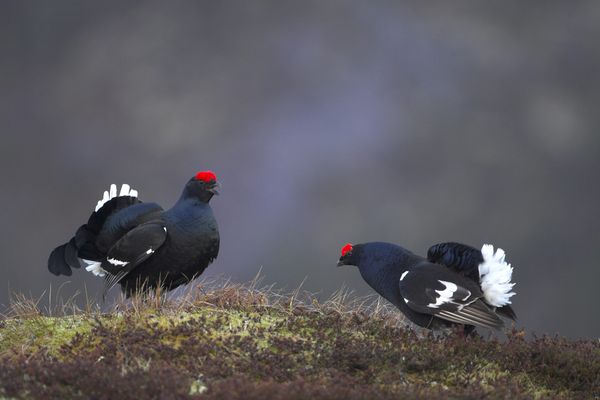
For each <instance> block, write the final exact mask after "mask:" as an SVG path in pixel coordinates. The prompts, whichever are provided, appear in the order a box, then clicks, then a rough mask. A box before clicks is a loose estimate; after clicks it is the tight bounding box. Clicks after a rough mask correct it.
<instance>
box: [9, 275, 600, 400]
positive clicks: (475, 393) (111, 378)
mask: <svg viewBox="0 0 600 400" xmlns="http://www.w3.org/2000/svg"><path fill="white" fill-rule="evenodd" d="M190 293H194V294H189V295H186V296H185V297H184V298H183V299H179V300H165V299H161V298H160V297H159V298H156V296H155V297H154V298H146V299H134V300H131V301H128V302H126V303H123V304H120V305H119V307H118V309H116V310H115V311H113V312H110V313H99V312H89V311H88V312H75V313H72V314H71V315H60V316H47V315H43V314H42V313H40V312H38V311H37V310H35V308H34V307H30V308H29V309H28V308H27V307H24V306H23V305H22V304H21V305H20V306H19V307H16V308H14V309H13V310H17V311H16V312H9V313H8V314H7V315H6V316H5V317H4V318H2V319H1V320H0V398H1V399H12V398H25V399H50V398H61V399H77V398H81V399H87V398H92V399H145V398H160V399H186V398H197V399H398V398H401V399H417V398H423V399H480V398H481V399H483V398H485V399H520V398H525V399H527V398H532V399H545V398H565V399H569V398H582V399H593V398H600V341H599V340H597V339H596V340H581V341H570V340H567V339H563V338H559V337H552V338H551V337H540V338H533V339H526V338H525V334H524V332H522V331H511V332H508V338H507V339H506V340H502V341H498V340H495V339H489V338H485V339H484V338H480V337H465V336H464V335H462V334H461V333H460V332H459V331H456V332H450V333H448V334H444V335H436V336H434V335H430V334H423V333H422V332H421V333H419V332H415V331H413V330H412V329H410V328H407V327H406V326H405V325H404V324H403V323H402V320H401V317H400V316H399V315H398V313H397V312H395V311H393V310H388V309H385V308H381V307H379V308H377V309H375V310H374V309H373V308H365V307H360V306H358V303H357V302H351V303H349V304H348V303H347V302H344V301H342V300H343V299H341V298H340V297H338V298H337V299H333V300H331V301H328V302H325V303H323V304H321V303H318V302H316V301H305V302H301V301H298V300H297V299H295V298H294V297H293V296H282V295H278V294H275V293H272V292H271V291H269V290H258V289H255V288H254V287H249V286H246V287H244V286H232V285H226V286H224V287H220V288H217V289H215V288H213V289H207V288H202V287H201V288H199V289H197V290H194V291H192V292H190ZM24 310H26V311H27V312H23V311H24Z"/></svg>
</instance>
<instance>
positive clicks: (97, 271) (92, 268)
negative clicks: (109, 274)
mask: <svg viewBox="0 0 600 400" xmlns="http://www.w3.org/2000/svg"><path fill="white" fill-rule="evenodd" d="M81 261H83V262H84V263H85V264H86V265H87V266H86V267H85V270H86V271H88V272H91V273H92V274H94V275H96V276H100V277H102V276H104V275H106V271H105V270H104V268H102V267H101V265H102V263H101V262H100V261H92V260H85V259H82V260H81Z"/></svg>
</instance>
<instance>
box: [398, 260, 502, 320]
mask: <svg viewBox="0 0 600 400" xmlns="http://www.w3.org/2000/svg"><path fill="white" fill-rule="evenodd" d="M400 294H401V295H402V297H403V298H404V301H405V302H406V304H407V305H408V306H409V307H410V308H411V309H413V310H414V311H417V312H420V313H424V314H432V315H435V316H436V317H439V318H442V319H445V320H447V321H451V322H456V323H459V324H466V325H476V326H483V327H486V328H495V329H499V328H502V327H503V326H504V323H503V322H502V320H501V319H500V317H498V315H496V313H494V311H492V310H491V309H490V308H489V307H488V306H487V305H486V304H485V303H484V302H483V301H482V300H481V298H482V297H483V293H482V292H481V289H480V288H479V285H477V284H476V283H474V282H472V281H471V280H469V279H468V278H465V277H463V276H461V275H460V274H458V273H456V272H454V271H452V270H450V269H448V268H446V267H444V266H441V265H437V264H432V263H428V262H423V263H422V264H420V265H418V266H417V267H415V268H414V269H411V270H410V271H407V272H405V273H404V274H402V276H401V278H400Z"/></svg>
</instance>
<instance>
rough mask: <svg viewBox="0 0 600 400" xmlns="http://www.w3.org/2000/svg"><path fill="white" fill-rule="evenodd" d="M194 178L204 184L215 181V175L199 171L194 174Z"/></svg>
mask: <svg viewBox="0 0 600 400" xmlns="http://www.w3.org/2000/svg"><path fill="white" fill-rule="evenodd" d="M195 178H196V180H198V181H202V182H206V183H209V182H216V181H217V175H215V173H214V172H212V171H200V172H198V173H196V176H195Z"/></svg>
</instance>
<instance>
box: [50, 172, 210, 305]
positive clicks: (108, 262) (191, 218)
mask: <svg viewBox="0 0 600 400" xmlns="http://www.w3.org/2000/svg"><path fill="white" fill-rule="evenodd" d="M218 187H219V184H218V182H217V177H216V175H215V174H214V173H213V172H211V171H201V172H198V173H197V174H196V175H194V177H192V178H191V179H190V180H189V181H188V182H187V184H186V185H185V187H184V189H183V193H182V194H181V197H180V198H179V200H178V201H177V203H175V205H174V206H173V207H172V208H170V209H169V210H166V211H164V210H163V209H162V207H160V206H159V205H158V204H156V203H143V202H142V201H141V200H139V199H138V197H137V196H138V193H137V191H136V190H133V189H131V188H130V186H129V185H127V184H124V185H123V186H122V187H121V190H120V192H119V194H117V187H116V185H111V187H110V190H109V191H105V192H104V197H103V198H102V199H101V200H100V201H98V204H97V205H96V208H95V211H94V212H93V213H92V215H91V216H90V218H89V220H88V222H87V224H84V225H82V226H81V227H80V228H79V229H78V230H77V233H75V236H74V237H73V238H71V240H69V242H67V243H65V244H63V245H62V246H58V247H57V248H56V249H54V251H52V253H51V254H50V257H49V259H48V270H50V272H52V273H53V274H55V275H71V273H72V271H71V269H72V268H79V267H80V266H82V265H83V266H85V269H86V270H87V271H89V272H91V273H93V274H94V275H96V276H100V277H104V278H105V289H104V294H106V292H107V291H108V290H110V288H112V287H113V286H114V285H116V284H117V283H118V284H120V285H121V288H122V290H123V291H124V292H125V293H126V294H127V295H131V294H132V293H133V292H136V291H139V290H143V289H151V288H157V287H159V286H160V287H162V288H165V289H167V290H171V289H174V288H176V287H178V286H180V285H182V284H185V283H187V282H189V281H190V280H192V279H194V278H195V277H197V276H198V275H200V274H201V273H202V272H203V271H204V270H205V269H206V267H207V266H208V265H209V264H210V263H211V262H212V261H213V260H214V259H215V258H216V257H217V255H218V253H219V229H218V226H217V221H216V220H215V217H214V215H213V211H212V209H211V207H210V205H209V204H208V203H209V201H210V199H211V198H212V197H213V195H215V194H218V191H217V189H218Z"/></svg>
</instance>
